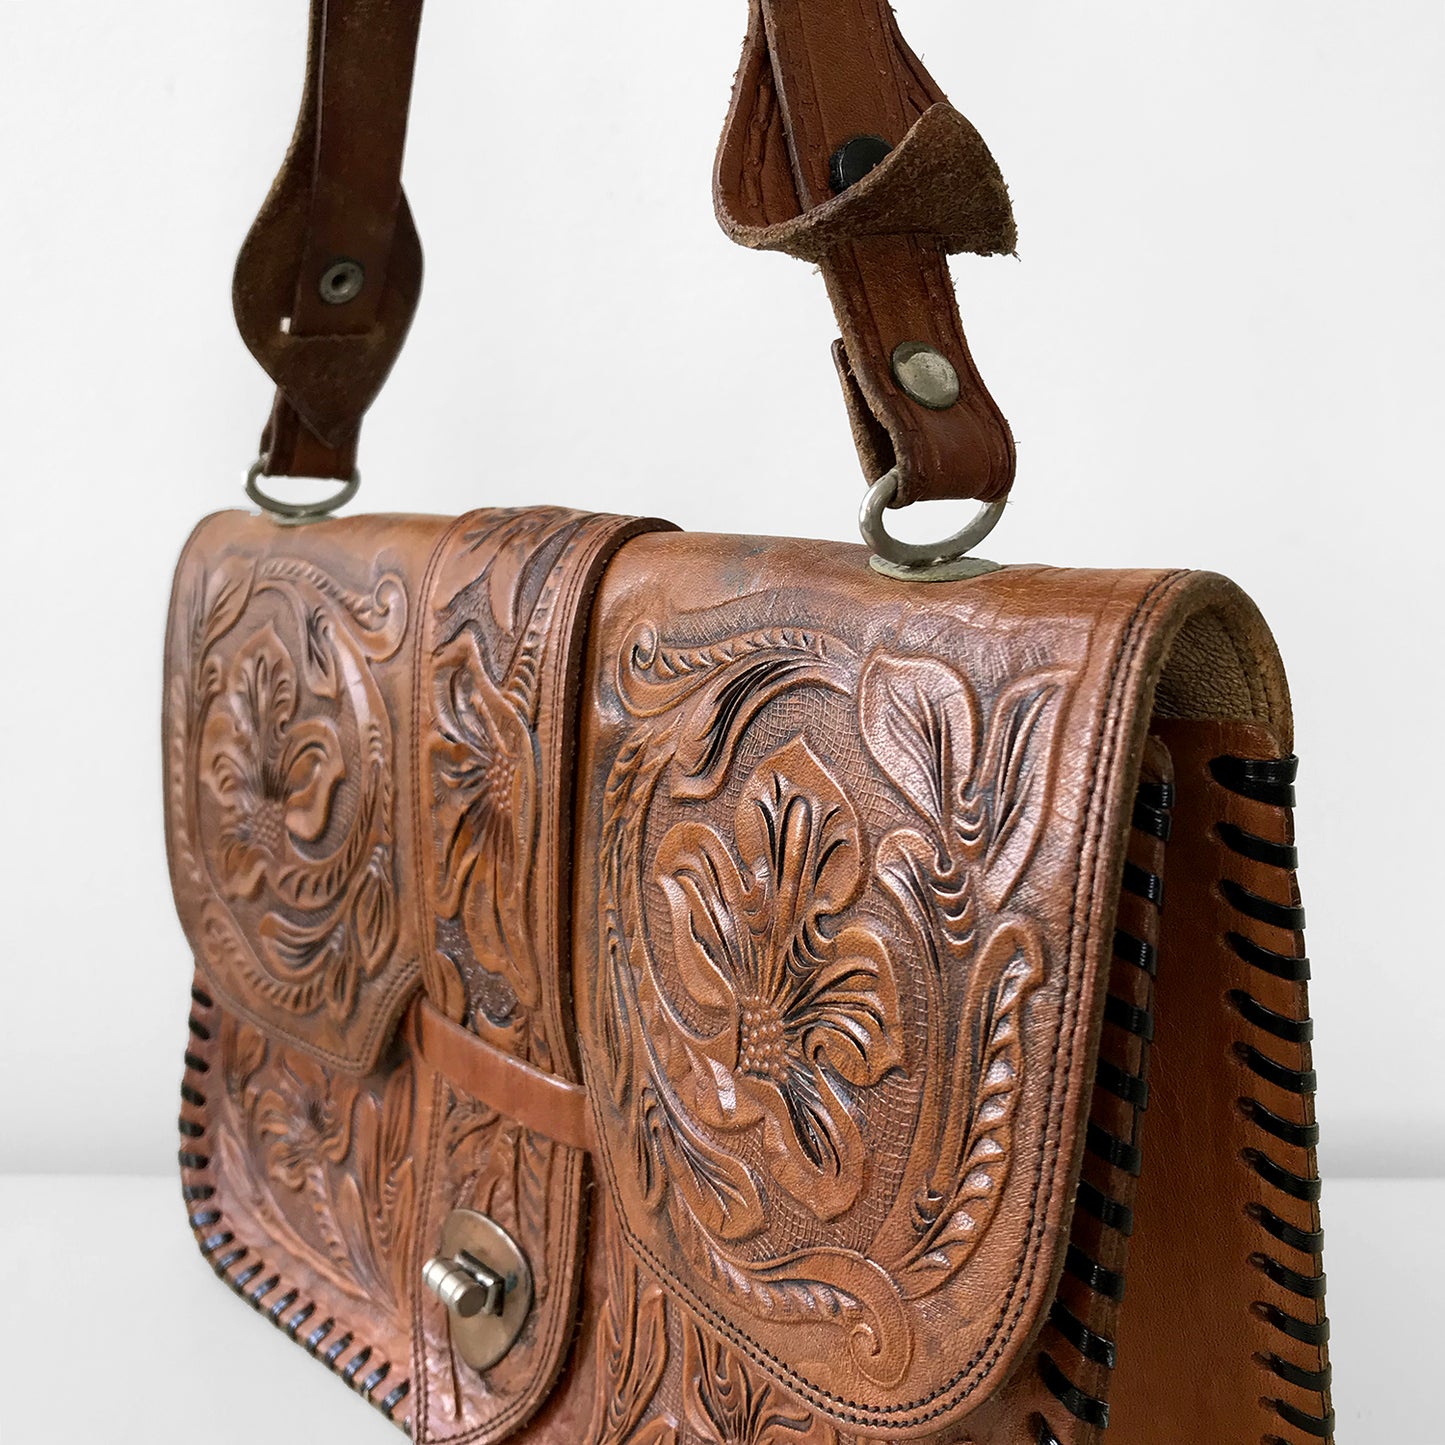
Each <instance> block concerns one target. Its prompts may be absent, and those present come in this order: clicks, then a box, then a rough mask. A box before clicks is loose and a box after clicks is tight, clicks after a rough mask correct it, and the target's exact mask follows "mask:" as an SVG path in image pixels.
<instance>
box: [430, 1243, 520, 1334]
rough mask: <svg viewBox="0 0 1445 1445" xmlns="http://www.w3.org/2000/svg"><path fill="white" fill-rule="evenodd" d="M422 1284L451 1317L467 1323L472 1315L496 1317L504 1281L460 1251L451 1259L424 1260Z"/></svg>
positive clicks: (500, 1302) (502, 1296) (501, 1299)
mask: <svg viewBox="0 0 1445 1445" xmlns="http://www.w3.org/2000/svg"><path fill="white" fill-rule="evenodd" d="M421 1278H422V1283H423V1284H425V1285H426V1287H427V1288H428V1289H429V1290H430V1291H431V1292H432V1293H433V1294H434V1295H435V1296H436V1297H437V1298H438V1299H439V1300H440V1301H441V1302H442V1303H443V1304H444V1305H445V1306H446V1307H447V1308H448V1309H449V1310H450V1311H451V1312H452V1313H453V1314H454V1315H457V1316H459V1317H460V1318H461V1319H464V1320H469V1319H471V1317H472V1316H473V1315H481V1314H487V1315H499V1314H501V1312H502V1301H503V1300H504V1299H505V1298H506V1294H507V1282H506V1280H504V1279H503V1278H502V1276H501V1275H499V1274H497V1273H496V1272H495V1271H494V1270H490V1269H488V1268H487V1267H486V1265H484V1264H483V1263H482V1262H481V1260H479V1259H474V1258H473V1257H472V1256H471V1255H469V1254H468V1253H467V1252H466V1250H463V1251H462V1252H461V1253H460V1254H459V1255H458V1256H457V1257H456V1258H455V1259H442V1258H441V1257H440V1256H438V1257H437V1258H436V1259H429V1260H427V1262H426V1264H425V1265H424V1266H423V1268H422V1272H421Z"/></svg>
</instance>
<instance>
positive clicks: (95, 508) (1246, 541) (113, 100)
mask: <svg viewBox="0 0 1445 1445" xmlns="http://www.w3.org/2000/svg"><path fill="white" fill-rule="evenodd" d="M898 8H899V11H900V18H901V21H902V23H903V26H904V29H905V31H906V33H907V34H908V35H909V37H910V38H911V40H912V41H913V43H914V44H915V45H916V46H917V47H918V48H919V49H921V51H922V52H923V54H924V57H925V59H926V60H927V62H928V63H929V65H930V66H931V67H932V69H933V70H934V72H935V73H936V75H937V78H938V79H939V81H940V83H941V84H942V85H943V86H944V88H945V89H946V90H947V91H948V92H949V93H950V95H951V96H952V97H953V99H954V100H955V101H956V103H957V104H958V105H959V107H960V109H962V110H963V111H964V112H965V113H966V114H967V115H969V116H970V117H971V118H972V119H974V120H975V121H976V122H977V124H978V125H979V126H980V128H981V129H982V131H983V133H984V134H985V136H986V137H987V138H988V140H989V142H990V144H991V145H992V147H993V149H994V151H995V152H996V154H997V156H998V157H999V159H1000V162H1001V164H1002V166H1003V169H1004V171H1005V173H1006V175H1007V176H1008V178H1009V182H1010V185H1011V187H1012V191H1013V195H1014V197H1015V201H1016V205H1017V211H1018V217H1019V224H1020V231H1021V241H1020V257H1021V260H1020V261H1019V262H1014V261H1011V260H1006V259H994V260H989V261H984V260H979V259H977V258H963V259H961V260H960V261H959V262H958V263H957V265H956V268H955V270H956V275H957V277H958V281H959V289H960V295H961V299H962V305H963V312H964V316H965V318H966V321H967V326H968V331H969V335H970V337H971V339H972V341H973V344H974V350H975V353H976V356H977V359H978V362H979V365H980V367H981V369H982V372H983V374H984V375H985V377H986V378H987V379H988V382H989V385H990V386H991V387H992V389H993V390H994V391H995V393H996V394H997V396H998V397H999V399H1000V401H1001V403H1002V405H1003V407H1004V409H1005V410H1006V412H1007V414H1008V415H1009V417H1010V418H1011V419H1012V421H1013V424H1014V428H1015V430H1016V432H1017V434H1018V437H1019V457H1020V475H1019V485H1018V491H1017V502H1016V504H1015V505H1014V506H1013V507H1012V508H1011V512H1010V516H1009V517H1008V518H1007V519H1006V521H1005V523H1004V525H1003V526H1002V527H1001V528H1000V530H999V531H998V532H997V533H996V534H995V538H994V540H993V542H992V543H991V552H992V555H995V556H1000V557H1002V558H1004V559H1031V558H1045V559H1048V560H1052V561H1057V562H1070V563H1080V564H1108V565H1116V564H1131V563H1146V564H1161V565H1171V564H1187V565H1202V566H1211V567H1215V568H1217V569H1219V570H1222V571H1226V572H1229V573H1231V574H1232V575H1234V576H1235V577H1237V578H1238V579H1239V580H1240V582H1241V583H1243V584H1244V586H1245V587H1246V588H1247V589H1248V590H1249V591H1250V592H1252V593H1253V594H1254V595H1255V596H1256V598H1257V599H1258V600H1259V602H1260V603H1261V605H1262V606H1263V608H1264V611H1265V613H1266V615H1267V616H1268V617H1269V618H1270V619H1271V620H1272V622H1273V624H1274V626H1275V628H1276V630H1277V632H1278V635H1279V638H1280V641H1281V644H1282V646H1283V650H1284V653H1285V656H1286V659H1287V660H1288V662H1289V664H1290V670H1291V676H1292V678H1293V682H1294V688H1295V694H1296V701H1297V704H1298V709H1299V715H1300V732H1299V746H1300V752H1301V754H1302V755H1303V757H1304V760H1305V763H1304V770H1303V776H1302V780H1301V808H1300V816H1299V822H1300V833H1301V838H1302V841H1303V844H1304V859H1305V871H1304V877H1303V882H1304V886H1305V896H1306V899H1307V900H1308V902H1309V908H1310V919H1311V925H1312V927H1311V941H1312V951H1313V953H1314V956H1315V959H1316V964H1317V970H1318V985H1317V988H1316V991H1315V1011H1316V1014H1317V1017H1318V1019H1319V1021H1320V1028H1319V1046H1318V1064H1319V1067H1320V1072H1321V1079H1322V1090H1321V1095H1320V1106H1319V1107H1320V1116H1321V1118H1322V1119H1323V1120H1324V1122H1325V1139H1324V1145H1323V1147H1322V1153H1323V1163H1324V1168H1325V1170H1326V1172H1327V1173H1329V1174H1335V1175H1337V1174H1339V1173H1341V1172H1351V1171H1352V1172H1358V1173H1378V1174H1385V1173H1421V1174H1424V1173H1445V1094H1442V1091H1441V1090H1440V1088H1439V1087H1438V1060H1439V1059H1440V1057H1441V1055H1442V1053H1445V969H1441V968H1440V966H1439V961H1440V950H1439V946H1438V942H1437V941H1436V940H1435V939H1433V938H1432V935H1431V931H1430V929H1431V916H1430V912H1429V910H1430V909H1431V908H1432V906H1433V900H1434V899H1435V898H1436V897H1437V896H1438V891H1439V880H1440V877H1441V876H1442V872H1445V869H1442V864H1445V858H1442V843H1441V836H1442V834H1441V830H1440V828H1439V826H1438V824H1439V819H1440V818H1441V817H1442V816H1445V770H1442V769H1441V768H1439V767H1437V766H1434V765H1433V757H1434V752H1435V744H1436V741H1437V739H1438V735H1439V719H1440V716H1441V701H1442V697H1441V693H1442V684H1441V677H1442V671H1445V670H1442V668H1441V666H1440V663H1441V656H1440V652H1441V649H1440V643H1439V637H1440V626H1441V611H1442V609H1441V580H1442V579H1441V568H1440V566H1439V554H1440V539H1441V536H1442V534H1445V528H1442V525H1441V524H1442V521H1445V516H1442V511H1445V488H1442V487H1441V486H1440V457H1441V455H1442V453H1445V447H1442V437H1441V429H1442V428H1441V422H1442V415H1445V409H1442V407H1441V405H1440V397H1441V394H1442V390H1445V387H1442V382H1445V365H1442V359H1445V305H1442V301H1445V286H1442V268H1441V266H1440V260H1439V258H1440V256H1441V254H1442V251H1445V210H1442V195H1441V186H1440V177H1441V175H1442V173H1445V126H1442V123H1441V122H1442V116H1445V99H1442V96H1445V91H1442V88H1441V86H1440V83H1439V78H1440V76H1441V74H1442V73H1445V8H1442V7H1441V5H1440V4H1439V0H1390V3H1389V4H1387V5H1361V4H1359V3H1358V0H1270V3H1266V4H1261V3H1260V0H1170V3H1169V4H1147V3H1143V0H1093V3H1090V4H1088V5H1079V4H1076V3H1069V0H1010V3H1008V4H997V3H995V4H984V3H981V0H967V3H960V0H898ZM305 11H306V6H305V4H304V3H302V0H286V3H281V0H269V3H263V4H248V5H217V4H200V5H198V4H195V3H190V0H128V3H126V4H124V5H115V4H102V3H100V0H91V3H83V0H4V3H0V174H3V176H4V178H5V181H4V185H5V192H4V207H5V219H4V225H3V227H0V276H3V278H4V283H5V286H4V296H5V316H4V322H3V325H0V398H3V421H4V430H3V435H4V448H5V451H4V465H3V489H4V498H5V500H4V511H3V513H0V516H3V522H0V529H3V530H0V535H3V541H4V555H5V562H6V573H5V591H6V596H7V598H8V606H9V618H10V625H9V628H8V629H7V636H6V647H5V656H4V663H3V667H0V691H3V697H0V798H3V800H4V816H5V820H6V826H5V828H4V830H3V841H0V878H3V880H4V882H3V885H0V887H3V890H4V896H3V900H0V903H3V906H0V967H3V969H4V970H5V975H6V976H5V978H4V980H3V983H0V997H3V998H4V1000H5V1014H4V1020H3V1027H4V1037H5V1047H4V1050H3V1058H0V1168H10V1169H15V1170H45V1169H62V1168H74V1167H76V1165H77V1163H79V1164H82V1165H83V1166H84V1167H86V1168H92V1169H97V1170H114V1171H132V1172H147V1171H148V1172H158V1171H160V1170H162V1169H164V1168H166V1167H167V1162H168V1160H169V1158H170V1156H171V1155H172V1153H173V1152H174V1147H175V1145H174V1137H173V1131H172V1123H173V1118H174V1092H175V1082H176V1074H177V1070H178V1067H179V1052H180V1046H181V1037H182V1032H183V1029H184V1022H183V1020H184V1009H185V994H186V985H187V974H188V963H187V958H186V949H185V946H184V944H183V942H182V939H181V936H180V933H179V930H178V929H177V927H176V924H175V921H174V918H173V915H172V911H171V905H170V899H169V894H168V888H167V881H166V876H165V869H164V862H163V858H162V850H161V822H160V748H159V741H158V737H157V715H158V712H159V696H160V655H161V633H162V621H163V613H164V608H165V603H166V591H167V582H168V578H169V573H170V569H171V565H172V562H173V559H174V557H175V554H176V551H177V549H178V548H179V546H180V544H181V542H182V540H183V538H184V537H185V534H186V532H187V531H188V529H189V527H190V526H191V524H192V522H193V521H194V520H195V519H196V517H198V516H199V515H200V514H201V513H202V512H204V511H207V510H211V509H214V508H217V507H221V506H230V505H235V504H237V503H239V501H240V499H241V492H240V487H241V479H242V476H243V473H244V470H245V467H246V465H247V463H248V462H249V461H250V460H251V458H252V456H253V455H254V453H255V450H256V438H257V436H258V433H259V431H260V427H261V423H262V421H263V419H264V417H265V415H266V412H267V409H268V405H269V386H268V384H267V382H266V381H265V379H264V377H263V376H262V374H261V372H260V371H259V369H258V368H257V367H256V366H255V364H254V363H253V362H252V361H251V359H250V357H249V356H248V355H247V354H246V352H245V350H244V348H243V347H242V345H241V343H240V341H239V340H238V339H237V337H236V335H235V332H234V328H233V324H232V321H231V317H230V309H229V282H230V267H231V264H232V258H233V257H234V255H235V252H236V248H237V246H238V244H239V243H240V240H241V237H242V235H243V234H244V232H245V230H246V228H247V226H248V225H249V223H250V219H251V217H252V215H253V214H254V212H255V209H256V207H257V205H258V204H259V203H260V200H261V198H262V196H263V194H264V193H265V190H266V187H267V185H268V184H269V181H270V178H271V175H272V173H273V172H274V170H275V167H276V166H277V164H278V163H279V160H280V157H281V154H282V151H283V149H284V147H285V144H286V140H287V137H288V134H289V132H290V128H291V125H292V121H293V118H294V113H295V104H296V98H297V91H298V86H299V80H300V71H301V64H302V52H303V40H304V27H305ZM744 11H745V6H744V5H743V3H742V0H729V3H727V4H722V3H709V4H683V5H680V4H677V3H676V0H630V3H628V4H626V5H619V4H612V3H608V4H584V3H581V0H555V3H547V4H539V3H537V0H485V3H481V0H478V3H473V4H469V3H464V0H434V3H432V4H430V5H429V6H428V8H427V20H426V24H425V26H424V28H423V35H422V46H421V61H420V74H419V77H418V88H417V105H416V114H415V121H414V125H413V129H412V147H411V160H410V162H409V166H408V177H407V184H408V188H409V191H410V194H411V198H412V203H413V208H414V210H415V213H416V216H417V219H418V225H419V227H420V229H421V232H422V238H423V243H424V245H425V247H426V250H427V265H428V276H427V286H426V292H425V294H424V296H423V299H422V306H421V310H420V313H419V316H418V318H417V322H416V326H415V329H414V331H413V334H412V337H411V340H410V343H409V345H408V347H407V350H406V353H405V355H404V356H403V358H402V360H401V362H400V364H399V365H398V367H397V370H396V373H395V375H394V376H393V378H392V381H391V383H390V384H389V386H388V388H387V390H386V392H385V394H384V396H383V397H382V399H381V401H380V402H379V403H378V404H377V406H376V407H375V409H374V411H373V413H372V415H371V417H370V418H369V419H368V421H367V424H366V429H365V433H364V438H363V441H364V445H363V449H362V458H361V465H362V469H363V472H364V473H365V485H364V488H363V492H362V503H363V504H364V505H366V506H368V507H372V508H377V509H391V508H423V509H428V510H434V511H456V510H461V509H464V508H466V507H469V506H474V505H480V504H485V503H489V502H534V501H539V500H552V501H557V502H563V503H571V504H578V505H583V506H590V507H594V508H605V509H609V510H615V511H639V512H662V513H663V514H665V515H670V516H672V517H674V518H675V519H676V520H677V521H679V522H680V523H682V524H684V525H686V526H689V527H693V528H702V529H717V530H754V531H771V532H784V533H786V532H794V533H802V534H813V535H827V536H832V537H838V538H848V537H850V536H852V535H853V525H854V523H853V511H854V508H855V507H856V505H857V500H858V497H859V495H860V492H861V486H862V481H861V478H860V477H859V475H858V472H857V465H856V462H855V460H854V458H853V455H852V453H851V447H850V443H849V440H848V436H847V427H846V425H845V423H844V416H843V408H842V405H841V401H840V398H839V395H838V388H837V383H836V381H835V379H834V376H833V371H832V366H831V363H830V361H829V358H828V350H827V349H828V344H829V342H830V341H831V339H832V337H833V335H834V323H833V320H832V317H831V315H830V313H829V310H828V305H827V301H826V298H825V296H824V292H823V286H822V284H821V282H820V281H819V279H818V278H817V277H816V276H815V275H813V274H812V273H811V271H810V268H809V267H807V266H805V265H802V264H801V263H798V262H795V261H792V260H790V259H788V258H786V257H779V256H758V255H752V254H749V253H746V252H744V251H742V250H740V249H738V248H736V247H733V246H731V245H729V244H728V243H727V242H726V241H725V240H724V238H723V237H722V235H721V233H720V232H719V231H718V229H717V227H716V225H715V224H714V222H713V218H712V212H711V205H710V199H709V191H708V171H709V162H710V158H711V154H712V150H713V146H714V144H715V142H716V138H717V134H718V131H719V129H720V124H721V121H722V117H723V112H724V108H725V105H726V101H727V92H728V87H729V81H730V77H731V72H732V68H733V65H734V63H735V61H736V57H737V54H738V43H739V39H740V36H741V30H742V26H743V21H744ZM619 69H620V70H621V71H622V72H623V74H624V76H625V77H626V79H625V82H624V83H621V84H619V83H618V82H617V80H616V78H615V77H616V72H617V71H618V70H619ZM923 525H924V526H926V527H927V528H929V529H930V530H932V529H934V528H940V527H941V526H942V521H941V520H940V519H939V518H937V517H929V518H926V519H924V523H923ZM16 1019H19V1020H21V1021H23V1022H24V1023H25V1025H26V1027H24V1028H16V1027H15V1024H14V1020H16ZM41 1080H43V1081H44V1083H43V1087H38V1086H37V1085H38V1081H41ZM80 1120H84V1121H85V1122H84V1126H83V1127H80V1126H79V1125H78V1121H80Z"/></svg>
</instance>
